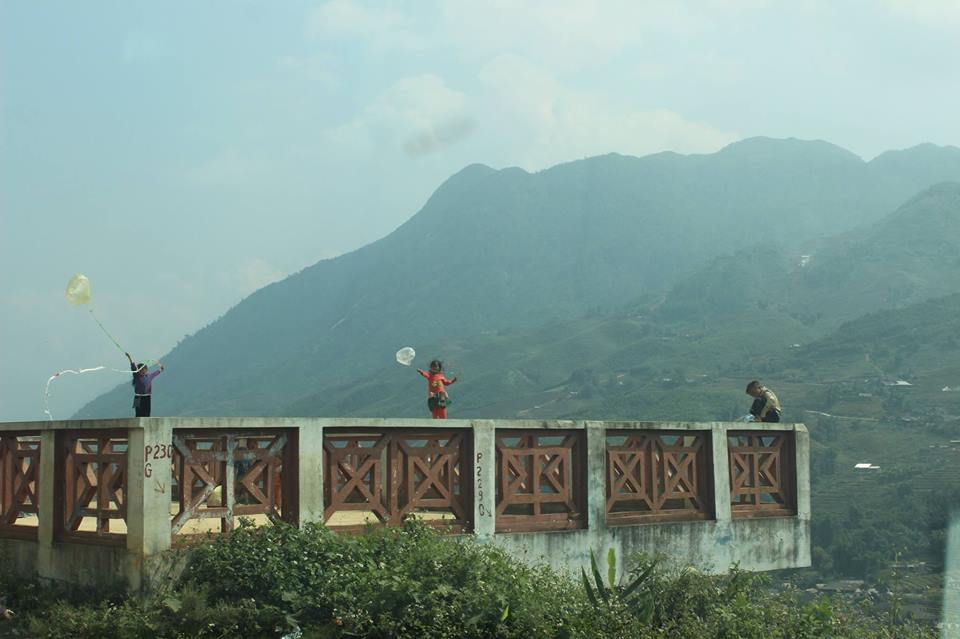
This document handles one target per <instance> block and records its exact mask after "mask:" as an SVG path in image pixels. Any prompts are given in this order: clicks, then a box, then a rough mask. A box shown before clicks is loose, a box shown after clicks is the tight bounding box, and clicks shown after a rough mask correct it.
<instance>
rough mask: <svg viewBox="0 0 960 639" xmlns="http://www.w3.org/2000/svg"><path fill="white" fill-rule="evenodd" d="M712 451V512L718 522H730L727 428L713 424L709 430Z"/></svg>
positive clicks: (731, 516) (731, 515)
mask: <svg viewBox="0 0 960 639" xmlns="http://www.w3.org/2000/svg"><path fill="white" fill-rule="evenodd" d="M711 435H712V439H711V446H710V449H711V450H712V451H713V512H714V517H715V518H716V520H717V521H718V522H721V521H722V522H730V521H731V520H732V518H733V513H732V511H731V507H730V453H729V451H728V449H727V427H726V426H725V425H724V424H719V423H717V424H714V425H713V428H712V430H711Z"/></svg>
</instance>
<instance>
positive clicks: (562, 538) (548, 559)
mask: <svg viewBox="0 0 960 639" xmlns="http://www.w3.org/2000/svg"><path fill="white" fill-rule="evenodd" d="M494 543H495V544H497V545H498V546H500V547H501V548H503V549H504V550H506V551H508V552H509V553H510V554H512V555H515V556H517V557H519V558H522V559H523V560H525V561H528V562H531V563H546V564H548V565H550V566H552V567H553V568H556V569H557V570H562V571H566V572H570V573H578V572H579V571H580V568H581V567H584V568H587V569H589V566H590V551H591V550H592V551H593V553H594V555H595V556H596V558H597V560H598V561H600V560H601V558H605V557H606V554H607V551H608V550H609V549H610V548H613V549H614V550H615V551H616V555H617V567H618V571H620V572H619V574H622V571H623V570H624V569H625V568H627V569H629V568H630V566H631V565H632V564H631V558H632V557H633V555H635V554H636V553H640V552H643V553H647V554H648V555H657V554H662V555H664V556H665V558H666V560H667V561H668V562H669V563H674V564H677V565H682V566H692V567H694V568H696V569H698V570H700V571H702V572H710V573H724V572H726V571H728V570H729V569H730V567H731V566H732V565H733V564H735V563H738V564H739V565H740V568H743V569H744V570H757V571H760V570H776V569H779V568H796V567H800V566H809V565H810V526H809V522H807V523H806V524H799V525H798V522H796V521H795V520H794V518H788V517H781V518H763V519H738V520H733V521H727V522H717V521H690V522H672V523H661V524H641V525H637V526H615V527H611V528H607V529H606V530H597V529H585V530H576V531H570V532H549V533H514V534H503V535H497V536H496V537H495V538H494Z"/></svg>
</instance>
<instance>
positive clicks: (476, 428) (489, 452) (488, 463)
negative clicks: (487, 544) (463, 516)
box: [466, 420, 497, 539]
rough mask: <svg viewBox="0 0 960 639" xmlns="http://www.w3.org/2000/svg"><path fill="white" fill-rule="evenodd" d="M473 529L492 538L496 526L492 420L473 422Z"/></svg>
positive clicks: (493, 430)
mask: <svg viewBox="0 0 960 639" xmlns="http://www.w3.org/2000/svg"><path fill="white" fill-rule="evenodd" d="M471 426H472V428H473V460H472V464H466V467H467V468H472V473H473V532H474V534H475V535H476V536H477V537H478V538H479V539H492V538H493V535H494V533H495V532H496V529H497V523H496V511H497V437H496V429H495V428H494V424H493V422H492V421H480V420H477V421H473V422H471Z"/></svg>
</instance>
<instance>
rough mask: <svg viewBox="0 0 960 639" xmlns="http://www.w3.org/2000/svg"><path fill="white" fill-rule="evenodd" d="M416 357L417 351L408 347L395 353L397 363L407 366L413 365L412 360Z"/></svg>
mask: <svg viewBox="0 0 960 639" xmlns="http://www.w3.org/2000/svg"><path fill="white" fill-rule="evenodd" d="M416 356H417V351H415V350H413V349H412V348H410V347H409V346H405V347H403V348H401V349H400V350H399V351H397V363H399V364H403V365H404V366H409V365H410V364H412V363H413V358H414V357H416Z"/></svg>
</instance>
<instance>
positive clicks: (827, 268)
mask: <svg viewBox="0 0 960 639" xmlns="http://www.w3.org/2000/svg"><path fill="white" fill-rule="evenodd" d="M958 276H960V183H955V182H948V183H942V184H938V185H934V186H932V187H930V188H928V189H925V190H924V191H922V192H921V193H919V194H917V195H915V196H914V197H913V198H911V199H910V200H908V201H907V202H906V203H904V204H903V205H902V206H901V207H899V208H898V209H897V210H896V211H895V212H894V213H892V214H890V215H888V216H886V217H884V218H882V219H880V220H879V221H877V222H875V223H873V224H868V225H864V226H862V227H859V228H857V229H855V230H852V231H849V232H846V233H842V234H839V235H836V236H832V237H828V238H820V239H818V240H817V241H815V242H812V243H810V244H808V245H807V246H806V247H801V248H800V249H795V250H788V249H785V248H782V247H780V246H770V245H762V246H757V247H751V248H748V249H744V250H741V251H739V252H737V253H735V254H733V255H730V256H723V257H719V258H716V259H714V260H712V261H711V262H709V263H708V264H707V265H706V266H704V267H703V268H701V269H699V270H698V271H696V272H694V273H692V274H690V275H689V276H687V277H685V278H683V279H681V281H680V282H678V283H677V284H676V285H675V286H674V287H672V289H671V290H670V292H669V293H668V294H667V295H666V297H665V299H664V301H663V303H662V304H661V305H660V306H659V308H658V313H659V315H660V317H661V318H663V319H664V320H669V321H681V320H686V321H697V320H699V321H704V322H709V323H711V324H716V323H720V322H724V321H730V320H732V319H736V318H740V317H742V316H743V315H744V314H745V313H746V312H751V313H755V312H759V311H766V310H768V309H771V308H772V309H780V310H781V311H782V312H783V313H784V314H786V315H789V316H790V317H793V318H794V319H797V320H800V321H804V322H807V323H814V322H817V321H821V320H822V321H824V322H825V323H826V325H827V326H830V325H834V326H835V325H836V324H838V323H839V322H841V321H844V320H848V319H851V318H854V317H857V316H859V315H862V314H863V313H867V312H870V311H874V310H877V309H881V308H891V307H897V306H904V305H907V304H911V303H915V302H919V301H922V300H925V299H929V298H932V297H939V296H943V295H948V294H950V293H954V292H960V277H958Z"/></svg>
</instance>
